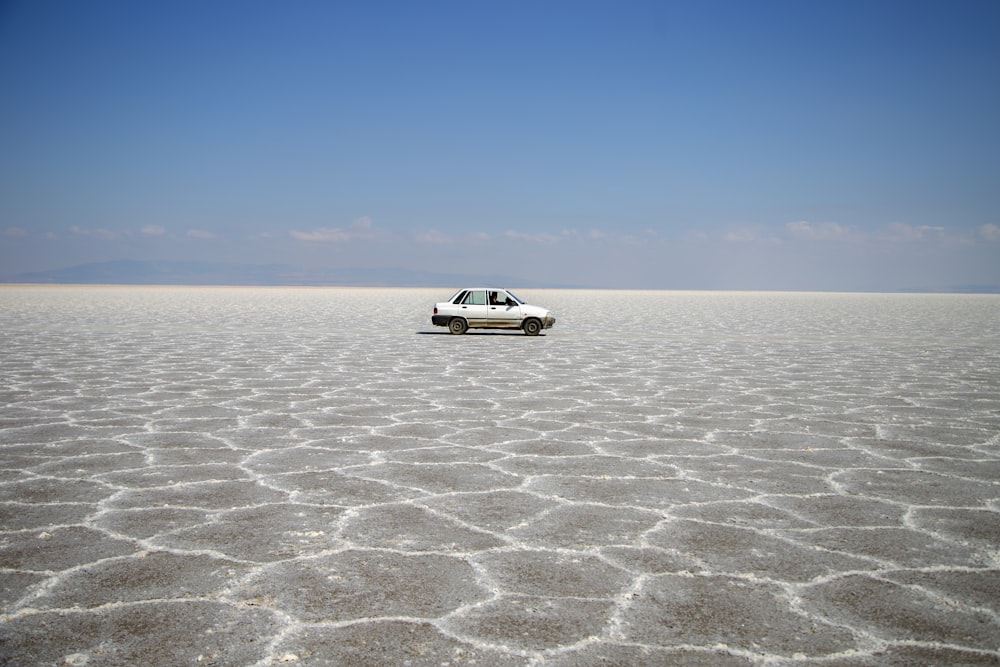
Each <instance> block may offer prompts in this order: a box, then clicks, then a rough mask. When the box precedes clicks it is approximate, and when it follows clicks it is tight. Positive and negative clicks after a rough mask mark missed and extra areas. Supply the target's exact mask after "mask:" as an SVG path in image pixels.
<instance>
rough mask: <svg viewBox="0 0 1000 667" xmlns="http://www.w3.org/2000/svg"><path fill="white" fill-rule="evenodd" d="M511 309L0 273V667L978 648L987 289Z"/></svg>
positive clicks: (995, 360)
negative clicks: (487, 320) (54, 282)
mask: <svg viewBox="0 0 1000 667" xmlns="http://www.w3.org/2000/svg"><path fill="white" fill-rule="evenodd" d="M457 287H459V286H456V288H457ZM515 291H516V292H517V293H519V294H520V295H521V296H522V297H524V298H526V299H527V300H528V301H529V302H531V303H537V304H539V305H543V306H547V307H550V308H552V309H553V310H554V311H555V314H556V316H557V318H558V322H557V324H556V326H555V328H553V329H550V330H548V331H547V332H546V335H544V336H540V337H537V338H529V337H526V336H523V335H521V334H511V333H499V334H498V333H493V332H481V333H473V334H469V335H465V336H451V335H448V334H447V333H446V331H445V329H442V328H436V327H433V326H431V324H430V315H431V306H432V304H433V302H435V301H439V300H442V299H444V298H446V297H447V296H448V295H449V293H450V291H449V290H417V289H325V288H323V289H319V288H317V289H301V288H295V289H293V288H273V289H264V288H261V289H256V288H165V287H164V288H149V287H147V288H140V287H104V288H95V287H28V286H8V287H0V343H2V347H0V354H2V357H0V606H2V614H0V664H3V665H67V664H68V665H83V664H88V665H138V664H145V665H183V664H190V665H199V664H213V665H277V664H304V665H306V664H307V665H320V664H331V665H379V664H384V665H404V664H409V665H444V664H448V665H472V664H475V665H534V664H545V665H550V664H551V665H560V666H564V665H598V664H600V665H637V664H650V665H660V664H698V665H785V664H795V665H817V666H819V665H823V666H832V665H837V666H844V665H904V664H905V665H910V664H941V665H959V664H962V665H997V664H998V663H1000V482H998V480H1000V297H998V296H972V295H967V296H962V295H937V296H931V295H859V294H853V295H845V294H780V293H681V292H601V291H558V290H530V289H523V290H515Z"/></svg>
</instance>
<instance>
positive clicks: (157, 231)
mask: <svg viewBox="0 0 1000 667" xmlns="http://www.w3.org/2000/svg"><path fill="white" fill-rule="evenodd" d="M141 231H142V233H143V234H145V235H146V236H163V235H164V234H166V233H167V230H166V229H164V228H163V227H161V226H159V225H146V226H145V227H143V228H142V230H141Z"/></svg>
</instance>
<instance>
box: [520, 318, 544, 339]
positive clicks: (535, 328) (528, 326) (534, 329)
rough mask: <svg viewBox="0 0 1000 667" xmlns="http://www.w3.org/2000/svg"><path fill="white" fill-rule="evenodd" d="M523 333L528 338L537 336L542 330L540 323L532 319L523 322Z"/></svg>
mask: <svg viewBox="0 0 1000 667" xmlns="http://www.w3.org/2000/svg"><path fill="white" fill-rule="evenodd" d="M523 328H524V333H526V334H528V335H529V336H537V335H538V334H539V333H540V332H541V330H542V323H541V322H539V321H538V320H536V319H534V318H532V319H530V320H525V321H524V326H523Z"/></svg>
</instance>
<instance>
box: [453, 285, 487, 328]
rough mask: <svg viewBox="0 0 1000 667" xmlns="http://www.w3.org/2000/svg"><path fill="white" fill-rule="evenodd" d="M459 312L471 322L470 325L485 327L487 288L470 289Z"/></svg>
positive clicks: (460, 305)
mask: <svg viewBox="0 0 1000 667" xmlns="http://www.w3.org/2000/svg"><path fill="white" fill-rule="evenodd" d="M458 314H459V315H461V316H462V317H464V318H465V319H466V320H467V321H468V322H469V326H470V327H485V326H486V290H482V289H474V290H469V293H468V294H466V295H465V298H464V299H462V303H461V304H459V306H458Z"/></svg>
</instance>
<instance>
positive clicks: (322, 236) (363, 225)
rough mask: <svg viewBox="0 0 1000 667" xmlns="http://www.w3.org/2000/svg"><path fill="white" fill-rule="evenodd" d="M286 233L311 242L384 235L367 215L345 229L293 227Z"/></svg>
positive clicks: (328, 241) (294, 237) (339, 241)
mask: <svg viewBox="0 0 1000 667" xmlns="http://www.w3.org/2000/svg"><path fill="white" fill-rule="evenodd" d="M288 233H289V235H291V237H292V238H293V239H296V240H298V241H309V242H313V243H347V242H349V241H357V240H371V239H375V238H379V237H383V236H385V232H383V231H382V230H379V229H377V228H376V227H375V225H374V224H373V223H372V219H371V218H370V217H368V216H363V217H361V218H358V219H356V220H354V221H353V222H352V223H351V224H350V226H349V227H347V228H346V229H345V228H342V227H319V228H317V229H313V230H309V231H301V230H297V229H293V230H291V231H290V232H288Z"/></svg>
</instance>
